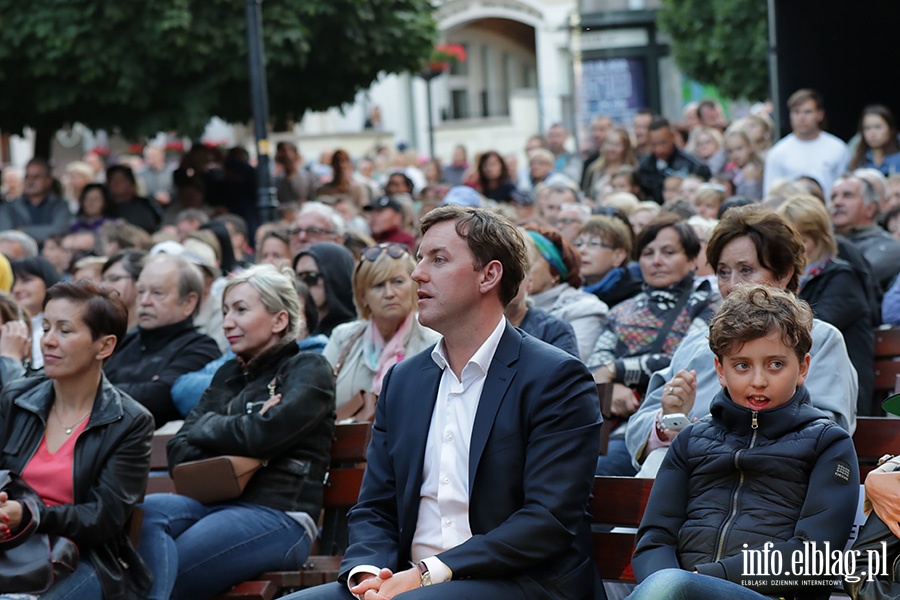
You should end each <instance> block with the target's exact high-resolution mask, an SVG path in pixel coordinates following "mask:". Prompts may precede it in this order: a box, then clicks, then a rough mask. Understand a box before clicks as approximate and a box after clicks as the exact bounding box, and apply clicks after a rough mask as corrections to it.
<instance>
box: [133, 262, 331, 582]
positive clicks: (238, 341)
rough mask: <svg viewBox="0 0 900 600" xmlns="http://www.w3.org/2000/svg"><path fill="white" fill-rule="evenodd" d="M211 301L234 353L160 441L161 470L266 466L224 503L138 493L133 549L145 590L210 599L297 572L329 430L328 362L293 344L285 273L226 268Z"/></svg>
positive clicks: (294, 325) (312, 531) (298, 321)
mask: <svg viewBox="0 0 900 600" xmlns="http://www.w3.org/2000/svg"><path fill="white" fill-rule="evenodd" d="M222 308H223V312H224V315H225V319H224V329H225V337H226V338H227V339H228V342H229V344H230V345H231V349H232V350H233V351H234V352H235V354H237V358H235V359H233V360H230V361H228V362H227V363H225V364H224V365H222V367H221V368H220V369H219V370H218V371H217V372H216V374H215V376H214V377H213V380H212V383H211V384H210V386H209V388H208V389H207V390H206V392H205V393H204V394H203V397H202V398H201V399H200V403H199V404H198V405H197V406H196V407H195V408H194V409H193V410H192V411H191V412H190V414H188V416H187V419H186V420H185V423H184V426H183V427H182V429H181V431H179V432H178V434H177V435H176V436H175V437H174V438H173V439H172V441H171V442H169V445H168V448H167V450H168V456H169V468H170V469H171V468H174V467H175V466H176V465H178V464H180V463H183V462H187V461H194V460H199V459H204V458H211V457H215V456H223V455H238V456H249V457H254V458H259V459H264V460H265V461H266V463H265V466H263V467H262V468H261V469H260V470H259V471H257V472H256V474H255V475H253V478H252V479H251V480H250V482H249V483H248V484H247V487H246V488H245V489H244V491H243V493H242V494H241V496H240V497H239V498H236V499H234V500H229V501H223V502H215V503H209V504H202V503H200V502H198V501H196V500H194V499H192V498H188V497H186V496H181V495H177V494H154V495H151V496H148V497H147V499H146V501H145V502H144V511H145V515H144V523H143V527H142V531H141V542H140V546H139V548H138V550H139V552H140V554H141V556H142V557H143V558H144V560H145V561H146V562H147V564H148V566H149V567H150V570H151V572H152V573H153V577H154V585H153V590H152V591H151V593H150V595H149V596H147V597H148V598H160V599H167V598H170V597H171V598H189V599H191V600H198V599H202V598H209V597H211V596H214V595H216V594H219V593H221V592H223V591H225V590H227V589H228V588H230V587H231V586H233V585H234V584H236V583H238V582H240V581H243V580H245V579H248V578H250V577H254V576H256V575H258V574H259V573H262V572H264V571H271V570H286V569H298V568H300V566H301V565H302V564H303V562H304V561H305V560H306V558H307V556H308V554H309V548H310V544H311V543H312V540H313V539H314V537H315V535H316V523H315V520H316V519H317V518H318V516H319V511H320V509H321V505H322V492H323V478H324V475H325V471H326V468H327V466H328V461H329V453H330V450H331V440H332V433H333V430H334V409H335V405H334V375H333V373H332V370H331V367H330V366H329V365H328V362H327V361H326V360H325V359H324V358H323V357H322V356H321V355H320V354H315V353H308V352H300V350H299V349H298V347H297V344H296V343H295V339H296V337H297V334H298V331H300V329H301V328H302V327H305V324H304V323H303V322H302V320H303V318H302V315H303V310H302V307H301V306H300V301H299V299H298V296H297V293H296V290H295V287H294V282H293V278H292V277H291V275H290V273H289V271H288V270H285V271H284V272H283V273H280V272H278V271H277V270H276V269H275V268H274V267H272V266H271V265H259V266H256V267H253V268H251V269H248V270H247V271H243V272H242V273H240V274H238V275H236V276H235V277H234V278H232V279H231V281H229V283H228V285H227V286H226V288H225V292H224V295H223V301H222Z"/></svg>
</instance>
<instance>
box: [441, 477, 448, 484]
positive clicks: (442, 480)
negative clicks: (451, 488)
mask: <svg viewBox="0 0 900 600" xmlns="http://www.w3.org/2000/svg"><path fill="white" fill-rule="evenodd" d="M441 483H443V484H444V485H447V484H448V483H450V478H449V477H444V478H443V479H441Z"/></svg>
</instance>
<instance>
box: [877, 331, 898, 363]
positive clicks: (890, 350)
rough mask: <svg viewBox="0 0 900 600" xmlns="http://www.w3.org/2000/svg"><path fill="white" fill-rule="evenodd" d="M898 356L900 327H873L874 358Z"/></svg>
mask: <svg viewBox="0 0 900 600" xmlns="http://www.w3.org/2000/svg"><path fill="white" fill-rule="evenodd" d="M894 356H900V327H890V326H883V327H878V328H876V329H875V358H887V357H894Z"/></svg>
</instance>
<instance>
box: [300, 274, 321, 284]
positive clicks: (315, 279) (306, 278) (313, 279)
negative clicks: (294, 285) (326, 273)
mask: <svg viewBox="0 0 900 600" xmlns="http://www.w3.org/2000/svg"><path fill="white" fill-rule="evenodd" d="M297 279H299V280H300V281H302V282H303V283H305V284H306V285H307V286H309V287H312V286H314V285H316V284H317V283H319V280H320V279H322V274H321V273H319V272H318V271H300V272H299V273H297Z"/></svg>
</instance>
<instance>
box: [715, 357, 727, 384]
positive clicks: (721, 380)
mask: <svg viewBox="0 0 900 600" xmlns="http://www.w3.org/2000/svg"><path fill="white" fill-rule="evenodd" d="M715 361H716V375H717V376H718V377H719V385H721V386H722V387H728V384H726V383H725V368H724V367H722V363H721V362H719V357H718V356H716V357H715Z"/></svg>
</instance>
